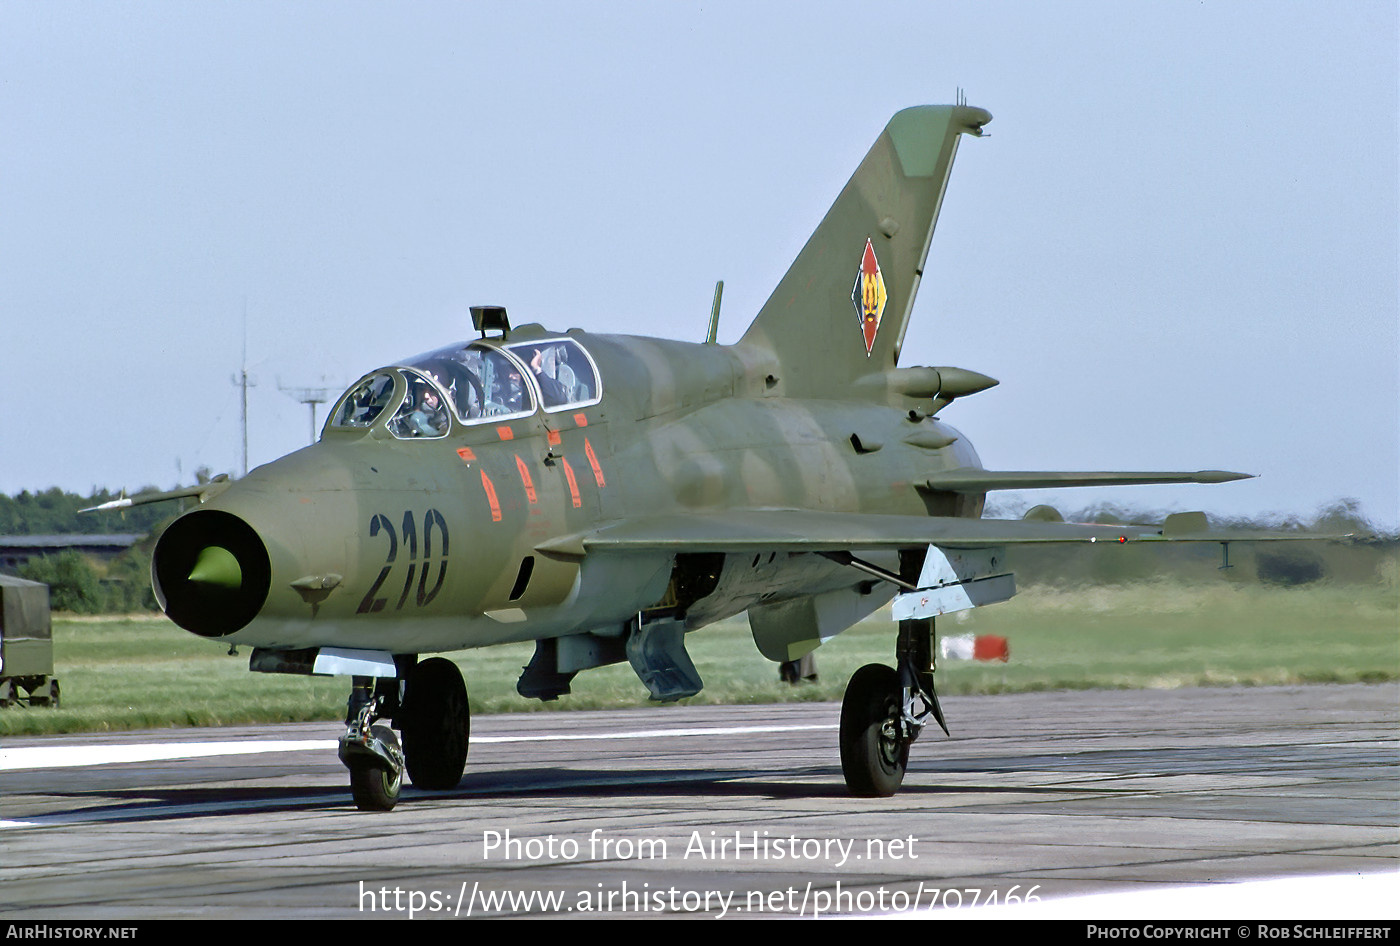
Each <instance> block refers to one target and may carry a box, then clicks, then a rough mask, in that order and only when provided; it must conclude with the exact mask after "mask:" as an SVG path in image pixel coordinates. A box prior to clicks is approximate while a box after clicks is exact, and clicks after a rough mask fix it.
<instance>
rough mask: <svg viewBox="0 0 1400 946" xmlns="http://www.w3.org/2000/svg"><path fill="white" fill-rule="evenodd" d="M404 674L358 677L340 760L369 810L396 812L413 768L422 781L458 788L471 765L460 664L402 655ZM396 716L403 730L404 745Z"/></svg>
mask: <svg viewBox="0 0 1400 946" xmlns="http://www.w3.org/2000/svg"><path fill="white" fill-rule="evenodd" d="M395 659H396V662H397V663H398V672H399V675H398V677H395V678H388V677H381V678H378V679H376V678H374V677H355V678H354V683H353V686H352V688H351V691H350V702H349V707H348V711H347V713H346V719H345V725H346V730H345V735H343V736H341V737H340V761H341V762H343V763H344V764H345V767H346V768H348V769H349V770H350V792H351V794H352V795H353V796H354V799H355V807H357V808H359V809H360V810H361V811H389V810H391V809H392V808H393V807H394V805H395V804H397V803H398V800H399V792H400V789H401V788H402V785H403V775H404V772H405V770H407V772H408V777H409V778H410V779H411V780H412V782H413V784H414V786H415V787H417V788H426V789H439V790H440V789H447V788H453V787H455V786H456V785H457V783H458V782H460V781H461V780H462V772H463V770H464V769H465V768H466V764H467V745H468V739H469V736H470V732H471V710H470V709H469V707H468V705H467V687H466V684H465V683H464V682H463V681H462V674H461V671H459V670H458V669H457V665H456V664H454V663H453V662H452V661H450V660H446V659H444V658H442V657H433V658H431V659H429V660H425V661H423V662H422V663H416V662H415V661H414V659H413V658H407V659H403V658H395ZM382 719H388V720H390V722H391V723H392V724H393V725H394V726H395V727H397V728H398V729H399V731H400V732H402V733H403V746H402V748H400V746H399V740H398V737H397V736H395V735H394V730H393V729H391V728H390V727H389V726H385V725H377V724H376V723H377V721H378V720H382Z"/></svg>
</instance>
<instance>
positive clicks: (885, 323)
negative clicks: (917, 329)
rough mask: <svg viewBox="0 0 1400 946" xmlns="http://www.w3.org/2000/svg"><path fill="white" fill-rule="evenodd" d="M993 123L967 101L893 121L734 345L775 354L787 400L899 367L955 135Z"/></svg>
mask: <svg viewBox="0 0 1400 946" xmlns="http://www.w3.org/2000/svg"><path fill="white" fill-rule="evenodd" d="M991 119H992V116H991V115H990V114H988V113H987V112H985V111H983V110H982V109H980V108H972V107H970V106H967V105H924V106H919V107H917V108H907V109H905V110H903V111H901V112H899V113H897V114H896V115H895V116H894V118H892V119H890V123H889V124H888V125H887V126H885V130H884V132H882V133H881V135H880V137H879V139H878V140H877V141H876V142H875V145H874V146H873V147H872V148H871V149H870V152H869V153H868V154H866V156H865V160H863V161H862V162H861V164H860V167H859V168H857V169H856V173H855V174H854V175H853V176H852V177H851V179H850V181H849V182H847V184H846V187H845V188H844V189H843V190H842V191H841V195H840V196H839V197H837V198H836V203H835V204H833V205H832V207H831V209H830V210H829V211H827V214H826V216H825V217H824V218H822V222H821V224H820V225H819V226H818V227H817V229H816V232H814V233H813V234H812V236H811V238H810V239H808V241H807V245H806V246H804V247H803V248H802V252H801V253H799V254H798V256H797V259H796V260H794V261H793V264H792V266H791V267H790V268H789V269H788V271H787V274H786V275H784V276H783V278H782V281H781V282H779V283H778V288H777V289H775V290H774V292H773V295H772V296H770V297H769V299H768V301H767V302H766V303H764V305H763V308H762V309H761V310H759V313H758V316H757V317H756V318H755V319H754V321H753V324H752V325H750V326H749V329H748V331H747V332H745V333H744V337H743V338H742V339H740V344H742V345H751V346H754V347H756V348H762V349H766V350H767V351H769V352H771V353H772V354H773V355H774V356H775V357H776V358H777V360H778V363H779V365H780V366H781V374H782V381H783V390H784V393H785V394H787V395H788V396H790V397H843V396H846V395H847V394H848V392H849V386H850V384H851V383H852V382H853V381H855V380H856V379H857V378H860V377H862V376H864V375H868V374H871V373H874V372H883V371H885V370H887V369H890V368H893V367H894V366H895V362H896V360H897V359H898V357H899V349H900V346H901V345H902V344H903V342H904V331H905V329H906V328H907V327H908V324H909V312H910V309H911V307H912V306H913V304H914V295H915V293H916V292H917V291H918V288H919V278H920V276H921V275H922V274H923V269H924V259H925V257H926V256H927V255H928V249H929V243H930V241H931V240H932V239H933V228H934V225H935V224H936V223H937V222H938V210H939V207H940V206H941V205H942V203H943V191H944V188H945V187H946V186H947V183H948V174H949V172H950V171H951V170H952V167H953V156H954V155H955V154H956V153H957V148H958V139H959V137H961V136H962V135H964V134H969V135H976V136H981V134H982V126H983V125H985V124H986V123H987V122H989V121H991Z"/></svg>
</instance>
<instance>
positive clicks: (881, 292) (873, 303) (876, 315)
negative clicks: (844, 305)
mask: <svg viewBox="0 0 1400 946" xmlns="http://www.w3.org/2000/svg"><path fill="white" fill-rule="evenodd" d="M851 301H852V302H854V303H855V306H856V317H857V318H859V319H860V331H861V334H862V335H863V336H864V337H865V355H866V357H867V358H868V357H870V352H871V350H872V349H873V348H874V347H875V333H876V332H878V331H880V316H881V315H883V314H884V311H885V279H884V277H883V276H881V275H880V262H879V261H878V260H877V259H875V247H874V246H872V245H871V244H870V240H869V239H868V238H867V239H866V241H865V253H864V254H862V256H861V259H860V272H859V273H858V274H857V275H856V284H855V287H854V288H852V289H851Z"/></svg>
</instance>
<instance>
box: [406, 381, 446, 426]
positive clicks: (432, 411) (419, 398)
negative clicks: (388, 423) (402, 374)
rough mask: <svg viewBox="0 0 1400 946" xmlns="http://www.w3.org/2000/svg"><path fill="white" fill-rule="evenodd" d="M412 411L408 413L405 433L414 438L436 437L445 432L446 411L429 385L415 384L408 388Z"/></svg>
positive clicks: (439, 396) (440, 399)
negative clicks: (412, 406)
mask: <svg viewBox="0 0 1400 946" xmlns="http://www.w3.org/2000/svg"><path fill="white" fill-rule="evenodd" d="M409 397H410V398H412V399H413V400H412V402H411V403H413V405H414V408H413V410H411V411H409V413H408V418H407V420H408V425H407V426H408V430H407V433H408V434H409V435H410V436H414V437H438V436H441V435H442V434H443V433H444V432H445V431H446V430H447V409H446V408H445V407H444V406H443V404H442V397H441V395H439V394H438V393H437V391H436V390H435V389H434V388H433V386H432V385H431V384H424V383H423V382H421V381H420V382H416V383H415V384H413V385H411V386H410V388H409Z"/></svg>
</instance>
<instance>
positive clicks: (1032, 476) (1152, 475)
mask: <svg viewBox="0 0 1400 946" xmlns="http://www.w3.org/2000/svg"><path fill="white" fill-rule="evenodd" d="M1253 476H1254V474H1252V473H1231V472H1229V471H1227V470H1197V471H1196V472H1195V473H1171V472H1160V471H1154V472H1145V473H1130V472H1129V473H1125V472H1121V471H1108V472H1091V473H1075V472H1066V471H1063V470H1043V471H1036V470H1030V471H1026V470H1010V471H1008V470H983V469H979V468H977V467H970V466H965V467H959V468H957V469H955V470H947V471H945V472H942V473H935V474H934V475H933V476H930V477H929V478H928V479H927V480H925V481H924V483H922V484H921V485H922V487H923V488H924V489H928V490H936V491H938V492H944V493H985V492H988V491H990V490H994V489H1063V488H1065V487H1070V486H1150V485H1161V484H1167V483H1229V482H1231V481H1233V480H1247V479H1252V478H1253Z"/></svg>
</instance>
